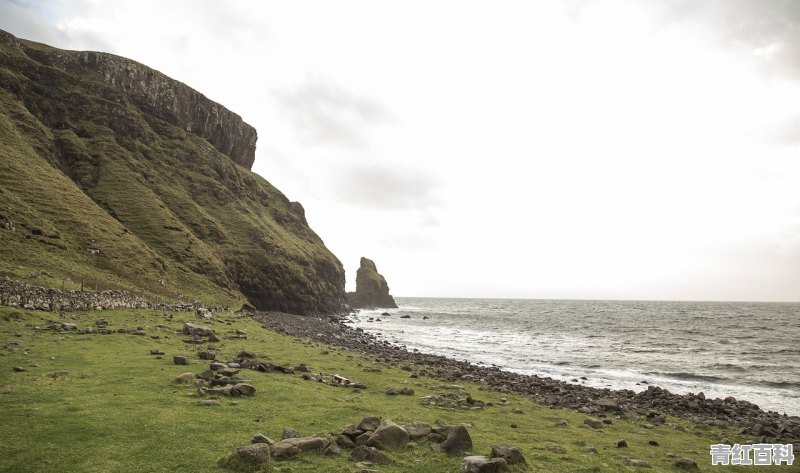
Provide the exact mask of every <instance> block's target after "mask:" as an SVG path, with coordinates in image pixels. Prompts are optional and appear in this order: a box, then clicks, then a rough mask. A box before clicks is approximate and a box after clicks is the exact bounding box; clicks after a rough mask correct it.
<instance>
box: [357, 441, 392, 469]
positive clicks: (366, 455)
mask: <svg viewBox="0 0 800 473" xmlns="http://www.w3.org/2000/svg"><path fill="white" fill-rule="evenodd" d="M350 459H351V460H355V461H363V460H366V461H368V462H371V463H374V464H376V465H388V464H390V463H392V459H391V458H389V457H388V456H387V455H386V454H385V453H383V452H381V451H380V450H378V449H377V448H374V447H367V446H365V445H361V446H359V447H356V448H354V449H353V451H352V452H350Z"/></svg>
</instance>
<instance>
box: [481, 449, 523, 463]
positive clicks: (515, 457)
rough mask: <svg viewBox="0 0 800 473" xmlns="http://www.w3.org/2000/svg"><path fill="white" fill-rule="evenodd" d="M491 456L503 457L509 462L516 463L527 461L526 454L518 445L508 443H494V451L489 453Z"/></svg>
mask: <svg viewBox="0 0 800 473" xmlns="http://www.w3.org/2000/svg"><path fill="white" fill-rule="evenodd" d="M489 456H490V457H491V458H502V459H503V460H505V461H506V463H508V464H510V465H511V464H514V463H526V461H525V456H524V455H522V451H521V450H520V449H519V448H517V447H511V446H508V445H502V444H498V445H492V453H491V454H489Z"/></svg>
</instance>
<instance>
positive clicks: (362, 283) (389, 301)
mask: <svg viewBox="0 0 800 473" xmlns="http://www.w3.org/2000/svg"><path fill="white" fill-rule="evenodd" d="M347 303H348V304H350V307H352V308H354V309H363V308H392V309H394V308H396V307H397V304H396V303H395V302H394V298H393V297H392V295H391V294H389V285H388V284H386V279H384V277H383V276H381V275H380V274H378V269H377V268H376V267H375V263H374V262H373V261H372V260H371V259H368V258H364V257H362V258H361V267H359V268H358V272H356V292H348V293H347Z"/></svg>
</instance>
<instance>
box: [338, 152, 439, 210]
mask: <svg viewBox="0 0 800 473" xmlns="http://www.w3.org/2000/svg"><path fill="white" fill-rule="evenodd" d="M437 187H438V183H437V182H436V180H435V179H433V178H432V177H430V176H427V175H425V174H423V173H421V172H412V171H409V170H405V169H394V168H388V167H382V166H352V167H348V168H345V169H344V170H342V171H340V175H339V178H338V179H336V184H335V188H334V192H335V193H336V195H337V197H339V198H341V199H342V200H343V201H345V202H347V203H349V204H351V205H354V206H358V207H367V208H374V209H382V210H398V209H419V210H425V209H428V208H430V207H432V206H436V205H439V199H438V198H437V197H436V195H435V191H436V188H437ZM427 223H428V225H435V224H436V222H435V219H433V218H431V219H428V221H427Z"/></svg>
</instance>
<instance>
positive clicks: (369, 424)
mask: <svg viewBox="0 0 800 473" xmlns="http://www.w3.org/2000/svg"><path fill="white" fill-rule="evenodd" d="M380 425H381V419H380V418H379V417H374V416H372V417H364V418H363V419H361V422H359V423H358V425H357V426H356V430H360V431H362V432H365V431H367V430H372V431H374V430H375V429H377V428H378V427H379V426H380Z"/></svg>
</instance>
